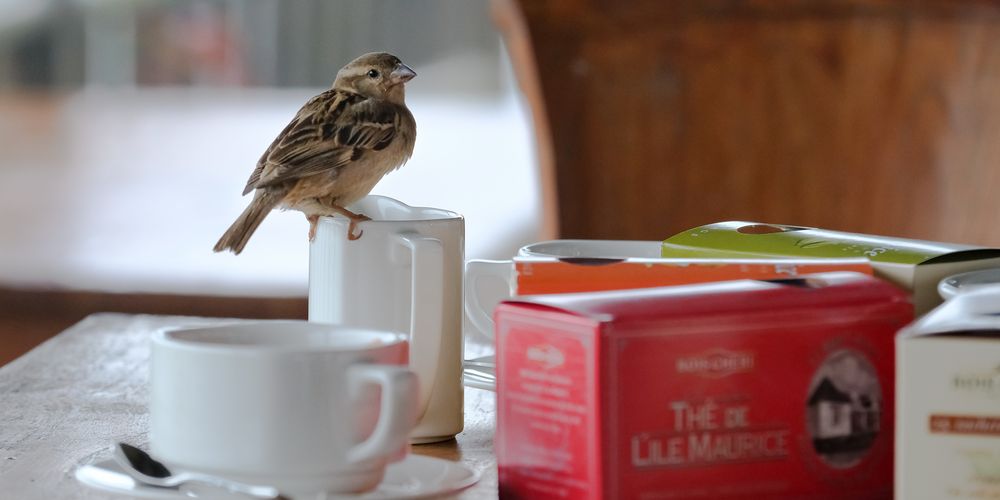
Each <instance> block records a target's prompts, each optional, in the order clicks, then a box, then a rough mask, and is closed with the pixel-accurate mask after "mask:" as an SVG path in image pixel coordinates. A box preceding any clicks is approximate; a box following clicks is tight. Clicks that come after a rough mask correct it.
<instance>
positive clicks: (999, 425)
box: [895, 287, 1000, 500]
mask: <svg viewBox="0 0 1000 500" xmlns="http://www.w3.org/2000/svg"><path fill="white" fill-rule="evenodd" d="M895 497H896V498H897V499H906V500H922V499H927V500H942V499H950V498H956V499H961V498H975V499H984V498H995V499H1000V287H992V288H984V289H980V290H975V291H970V292H965V293H961V294H958V295H957V296H955V297H954V298H952V299H950V300H948V301H947V302H945V303H944V304H942V305H940V306H938V307H937V308H936V309H934V310H933V311H931V312H930V313H928V314H927V315H926V316H924V317H923V318H921V319H920V320H919V321H916V322H914V323H913V324H911V325H909V326H907V327H906V328H904V329H903V330H901V331H900V334H899V335H898V336H897V338H896V471H895Z"/></svg>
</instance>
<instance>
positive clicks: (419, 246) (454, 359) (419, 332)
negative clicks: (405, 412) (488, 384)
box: [309, 195, 465, 443]
mask: <svg viewBox="0 0 1000 500" xmlns="http://www.w3.org/2000/svg"><path fill="white" fill-rule="evenodd" d="M350 209H351V210H353V211H355V212H359V213H362V214H364V215H367V216H368V217H371V218H372V220H370V221H366V222H362V223H360V224H358V229H360V230H362V231H363V233H362V235H361V237H360V238H358V239H356V240H350V239H348V237H347V231H348V226H349V223H348V220H347V219H345V218H343V217H323V218H321V219H320V221H319V225H318V227H317V231H316V238H315V240H313V242H312V244H311V245H310V248H309V320H310V321H318V322H324V323H336V324H344V325H356V326H362V327H366V328H377V329H379V330H391V331H398V332H404V333H407V334H408V335H409V339H410V368H411V369H412V370H413V371H414V372H416V374H417V376H418V378H419V379H420V395H419V398H418V415H419V417H418V420H417V426H416V427H415V428H414V429H413V434H412V436H411V437H412V442H414V443H429V442H434V441H442V440H445V439H450V438H452V437H454V436H455V434H458V433H459V432H461V431H462V426H463V416H464V415H463V405H462V400H463V395H464V392H463V387H462V347H463V346H462V266H463V263H464V256H465V219H463V218H462V216H461V215H459V214H456V213H454V212H450V211H447V210H441V209H438V208H424V207H411V206H409V205H406V204H405V203H402V202H400V201H397V200H394V199H392V198H388V197H385V196H376V195H370V196H367V197H365V198H364V199H362V200H361V201H359V202H358V203H356V204H355V205H352V206H351V207H350Z"/></svg>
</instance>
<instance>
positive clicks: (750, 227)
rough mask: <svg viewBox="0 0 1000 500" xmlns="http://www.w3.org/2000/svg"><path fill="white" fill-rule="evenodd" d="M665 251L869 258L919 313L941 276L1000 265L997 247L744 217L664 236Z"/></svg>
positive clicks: (675, 254) (933, 298) (933, 302)
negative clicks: (910, 298)
mask: <svg viewBox="0 0 1000 500" xmlns="http://www.w3.org/2000/svg"><path fill="white" fill-rule="evenodd" d="M660 253H661V255H662V256H663V257H671V258H763V257H770V258H799V259H803V258H822V257H832V258H844V257H866V258H868V259H869V260H871V262H872V267H873V268H874V269H875V275H876V276H878V277H880V278H883V279H886V280H888V281H891V282H893V283H896V284H897V285H899V286H901V287H903V288H904V289H906V290H909V291H910V292H911V293H912V294H913V303H914V306H915V307H916V312H917V315H918V316H919V315H922V314H924V313H926V312H927V311H930V310H931V309H933V308H934V307H935V306H937V305H938V304H940V303H941V297H940V296H939V295H938V292H937V285H938V282H940V281H941V279H943V278H945V277H947V276H950V275H952V274H956V273H961V272H964V271H974V270H979V269H988V268H991V267H1000V249H996V248H984V247H976V246H970V245H958V244H953V243H941V242H934V241H922V240H911V239H905V238H891V237H888V236H875V235H868V234H856V233H846V232H842V231H829V230H826V229H816V228H810V227H798V226H787V225H780V224H762V223H758V222H743V221H730V222H719V223H716V224H708V225H705V226H701V227H696V228H694V229H689V230H687V231H684V232H682V233H678V234H676V235H674V236H671V237H670V238H667V239H666V240H664V241H663V246H662V249H661V252H660Z"/></svg>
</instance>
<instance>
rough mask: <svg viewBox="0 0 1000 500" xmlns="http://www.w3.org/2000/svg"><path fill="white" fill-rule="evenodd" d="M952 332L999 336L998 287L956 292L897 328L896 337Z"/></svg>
mask: <svg viewBox="0 0 1000 500" xmlns="http://www.w3.org/2000/svg"><path fill="white" fill-rule="evenodd" d="M952 334H955V335H960V334H968V335H976V336H984V335H985V336H1000V286H998V287H983V288H978V289H972V290H969V291H967V292H962V293H959V294H958V295H956V296H954V297H952V298H951V299H948V300H947V301H945V303H943V304H941V305H940V306H938V307H937V308H935V309H934V310H932V311H931V312H929V313H927V314H926V315H924V316H923V317H922V318H920V319H919V320H918V321H915V322H913V323H912V324H910V325H909V326H907V327H906V328H903V329H902V330H900V332H899V337H900V338H901V339H905V338H914V337H926V336H933V335H952Z"/></svg>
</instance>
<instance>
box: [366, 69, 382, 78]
mask: <svg viewBox="0 0 1000 500" xmlns="http://www.w3.org/2000/svg"><path fill="white" fill-rule="evenodd" d="M378 75H379V72H378V70H377V69H370V70H368V78H378Z"/></svg>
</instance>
